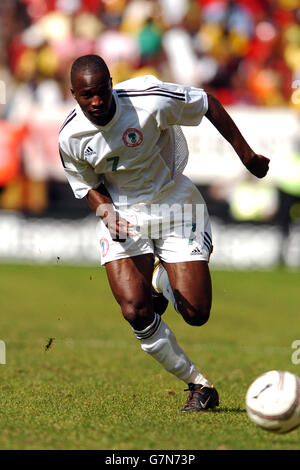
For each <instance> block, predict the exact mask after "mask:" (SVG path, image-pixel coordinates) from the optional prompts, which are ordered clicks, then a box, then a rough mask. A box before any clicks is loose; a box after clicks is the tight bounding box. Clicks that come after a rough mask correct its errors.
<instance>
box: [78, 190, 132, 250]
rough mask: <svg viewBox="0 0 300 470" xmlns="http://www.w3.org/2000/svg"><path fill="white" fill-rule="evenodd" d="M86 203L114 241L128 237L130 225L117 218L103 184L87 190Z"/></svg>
mask: <svg viewBox="0 0 300 470" xmlns="http://www.w3.org/2000/svg"><path fill="white" fill-rule="evenodd" d="M87 201H88V203H89V206H90V207H91V209H93V210H94V211H95V212H96V215H97V216H98V217H100V218H101V219H102V220H103V222H104V224H105V225H106V227H107V228H108V230H109V232H110V234H111V236H112V238H113V239H114V240H117V241H123V240H124V239H126V238H127V237H128V236H129V229H130V227H131V224H130V223H129V222H127V220H125V219H123V218H121V217H119V216H118V214H117V212H116V211H115V208H114V204H113V201H112V199H111V197H110V195H109V193H108V191H107V189H106V188H105V186H104V185H103V184H100V186H99V187H98V188H97V189H90V190H89V192H88V193H87Z"/></svg>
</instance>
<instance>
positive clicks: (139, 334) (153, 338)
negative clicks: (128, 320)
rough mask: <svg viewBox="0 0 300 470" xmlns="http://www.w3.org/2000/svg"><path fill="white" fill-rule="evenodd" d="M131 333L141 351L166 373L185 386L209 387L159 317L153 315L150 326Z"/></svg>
mask: <svg viewBox="0 0 300 470" xmlns="http://www.w3.org/2000/svg"><path fill="white" fill-rule="evenodd" d="M133 332H134V334H135V336H136V338H137V339H139V340H140V343H141V348H142V349H143V351H145V352H146V353H148V354H150V355H151V356H152V357H153V358H154V359H156V360H157V361H158V362H159V363H160V364H161V365H162V366H163V367H164V368H165V369H166V370H167V371H168V372H170V373H171V374H174V375H175V376H176V377H178V378H179V379H181V380H183V381H184V382H185V383H187V384H189V383H194V384H202V385H207V386H210V385H211V384H210V382H209V381H208V380H207V379H206V378H205V377H204V376H203V375H202V374H201V372H199V370H198V369H197V367H196V366H195V364H194V363H193V362H192V361H191V360H190V359H189V358H188V357H187V355H186V354H185V353H184V351H183V350H182V349H181V348H180V346H179V345H178V344H177V341H176V338H175V336H174V334H173V333H172V331H171V330H170V328H169V327H168V325H167V324H166V323H165V322H164V321H163V320H162V319H161V317H160V315H158V314H157V313H155V318H154V321H153V322H152V323H151V325H149V326H148V327H147V328H145V329H144V330H142V331H139V330H133Z"/></svg>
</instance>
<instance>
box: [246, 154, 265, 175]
mask: <svg viewBox="0 0 300 470" xmlns="http://www.w3.org/2000/svg"><path fill="white" fill-rule="evenodd" d="M269 162H270V159H269V158H267V157H264V156H263V155H258V154H254V155H253V156H252V157H250V158H249V160H247V161H246V162H245V163H244V164H245V167H246V168H247V169H248V170H249V171H250V173H252V174H253V175H254V176H256V177H257V178H263V177H264V176H266V174H267V173H268V170H269Z"/></svg>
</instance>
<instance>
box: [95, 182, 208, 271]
mask: <svg viewBox="0 0 300 470" xmlns="http://www.w3.org/2000/svg"><path fill="white" fill-rule="evenodd" d="M117 213H118V214H119V215H120V217H123V218H124V219H126V220H128V221H129V222H130V223H131V224H132V225H133V229H132V231H131V232H130V236H129V237H128V238H126V240H125V241H123V242H119V241H115V240H113V239H112V237H111V235H110V233H109V230H108V229H107V227H106V226H105V225H104V223H103V221H102V220H101V219H99V223H98V227H97V237H98V239H99V244H100V255H101V264H102V265H105V264H106V263H108V262H110V261H114V260H118V259H122V258H129V257H133V256H138V255H143V254H146V253H152V254H153V255H154V256H158V257H159V258H160V259H161V260H163V261H166V262H167V263H178V262H181V261H196V260H204V261H209V257H210V254H211V253H212V248H213V247H212V236H211V226H210V220H209V215H208V212H207V207H206V204H205V202H204V199H203V198H202V196H201V194H200V192H199V191H198V189H197V188H196V186H195V185H194V184H193V183H192V182H191V181H190V180H189V179H188V178H186V177H185V176H181V177H180V178H179V182H178V184H177V185H176V188H175V190H173V191H172V192H171V194H170V193H169V194H168V195H167V196H166V197H165V198H162V199H161V200H160V202H159V203H157V202H155V204H136V205H134V206H126V207H119V208H118V210H117Z"/></svg>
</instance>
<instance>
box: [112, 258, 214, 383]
mask: <svg viewBox="0 0 300 470" xmlns="http://www.w3.org/2000/svg"><path fill="white" fill-rule="evenodd" d="M105 267H106V272H107V275H108V280H109V283H110V286H111V289H112V292H113V294H114V296H115V298H116V300H117V302H118V303H119V305H120V306H121V309H122V313H123V316H124V318H125V319H126V320H127V321H128V322H129V323H130V325H131V326H132V328H133V332H134V334H135V336H136V338H137V339H138V340H139V341H140V344H141V348H142V349H143V350H144V351H145V352H147V353H148V354H150V355H151V356H152V357H153V358H154V359H156V360H157V361H158V362H159V363H160V364H161V365H162V366H163V367H164V368H165V369H166V370H167V371H168V372H170V373H172V374H174V375H175V376H176V377H178V378H179V379H181V380H183V381H184V382H185V383H187V384H189V383H198V384H199V383H201V384H207V385H209V382H208V381H207V380H206V379H205V378H204V377H203V375H202V374H201V373H200V372H199V370H198V369H197V367H196V366H195V364H194V363H193V362H192V361H191V360H190V359H189V358H188V357H187V355H186V354H185V353H184V351H183V350H182V349H181V348H180V347H179V345H178V344H177V341H176V338H175V336H174V334H173V333H172V331H171V330H170V328H169V327H168V325H167V324H166V323H165V322H164V321H163V320H162V319H161V317H160V315H159V314H157V313H155V312H154V311H153V305H152V298H151V278H152V271H153V255H152V254H145V255H140V256H134V257H132V258H123V259H118V260H114V261H111V262H109V263H106V265H105Z"/></svg>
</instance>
